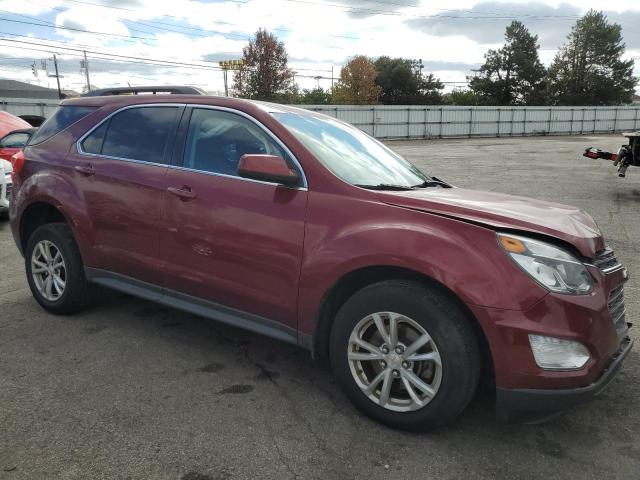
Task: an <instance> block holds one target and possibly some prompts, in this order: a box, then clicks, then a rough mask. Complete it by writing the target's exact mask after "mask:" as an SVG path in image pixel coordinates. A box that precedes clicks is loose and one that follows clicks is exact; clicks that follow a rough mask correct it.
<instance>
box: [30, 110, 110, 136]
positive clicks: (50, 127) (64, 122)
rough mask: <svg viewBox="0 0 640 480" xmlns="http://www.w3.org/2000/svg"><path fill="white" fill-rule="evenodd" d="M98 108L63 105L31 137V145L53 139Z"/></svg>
mask: <svg viewBox="0 0 640 480" xmlns="http://www.w3.org/2000/svg"><path fill="white" fill-rule="evenodd" d="M96 109H97V108H96V107H79V106H74V105H62V106H60V107H58V109H57V110H56V111H55V112H54V113H53V115H52V116H51V117H49V118H48V119H47V120H46V121H45V122H44V123H43V124H42V125H41V126H40V128H39V129H38V131H37V132H36V133H35V134H34V135H33V137H31V141H30V142H29V145H35V144H37V143H41V142H44V141H45V140H46V139H48V138H50V137H53V136H54V135H55V134H56V133H58V132H61V131H62V130H64V129H65V128H67V127H69V126H70V125H72V124H74V123H76V122H77V121H78V120H80V119H81V118H83V117H86V116H87V115H89V114H90V113H92V112H95V111H96Z"/></svg>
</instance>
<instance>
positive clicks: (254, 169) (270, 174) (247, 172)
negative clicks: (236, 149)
mask: <svg viewBox="0 0 640 480" xmlns="http://www.w3.org/2000/svg"><path fill="white" fill-rule="evenodd" d="M238 175H240V176H241V177H244V178H251V179H253V180H262V181H265V182H274V183H280V184H282V185H286V186H288V187H293V186H296V185H298V183H299V182H300V176H299V175H298V172H296V171H295V170H293V169H292V168H290V167H289V165H288V164H287V161H286V160H285V159H284V158H282V157H278V156H276V155H261V154H253V153H248V154H246V155H243V156H242V157H240V161H239V162H238Z"/></svg>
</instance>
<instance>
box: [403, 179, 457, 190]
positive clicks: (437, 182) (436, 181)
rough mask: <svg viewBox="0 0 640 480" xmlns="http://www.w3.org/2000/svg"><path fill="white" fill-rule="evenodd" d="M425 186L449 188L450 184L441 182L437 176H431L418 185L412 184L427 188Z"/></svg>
mask: <svg viewBox="0 0 640 480" xmlns="http://www.w3.org/2000/svg"><path fill="white" fill-rule="evenodd" d="M427 187H444V188H451V185H449V184H448V183H447V182H443V181H442V180H440V179H439V178H436V177H431V178H430V179H429V180H425V181H424V182H422V183H419V184H418V185H413V186H412V188H427Z"/></svg>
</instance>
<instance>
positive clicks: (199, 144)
mask: <svg viewBox="0 0 640 480" xmlns="http://www.w3.org/2000/svg"><path fill="white" fill-rule="evenodd" d="M248 153H249V154H250V153H257V154H268V155H277V156H279V157H282V158H285V159H286V158H287V156H286V154H285V152H284V151H283V150H282V148H280V147H279V146H278V145H277V144H276V143H275V142H274V141H273V139H271V138H270V137H269V135H267V134H266V133H265V132H264V131H263V130H262V129H261V128H259V127H258V126H257V125H255V124H254V123H253V122H251V121H250V120H248V119H246V118H244V117H242V116H241V115H237V114H235V113H230V112H224V111H219V110H211V109H204V108H196V109H194V110H193V113H192V114H191V121H190V122H189V130H188V132H187V139H186V145H185V152H184V161H183V166H184V167H186V168H191V169H194V170H201V171H204V172H212V173H220V174H224V175H233V176H237V175H238V162H239V161H240V157H242V156H243V155H245V154H248Z"/></svg>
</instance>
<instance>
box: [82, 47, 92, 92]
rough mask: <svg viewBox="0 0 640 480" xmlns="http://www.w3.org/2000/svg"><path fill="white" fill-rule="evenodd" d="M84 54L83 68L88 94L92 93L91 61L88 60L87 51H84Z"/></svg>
mask: <svg viewBox="0 0 640 480" xmlns="http://www.w3.org/2000/svg"><path fill="white" fill-rule="evenodd" d="M83 53H84V64H83V65H82V68H84V76H85V78H86V79H87V93H88V92H90V91H91V82H90V81H89V60H87V51H86V50H83Z"/></svg>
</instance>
